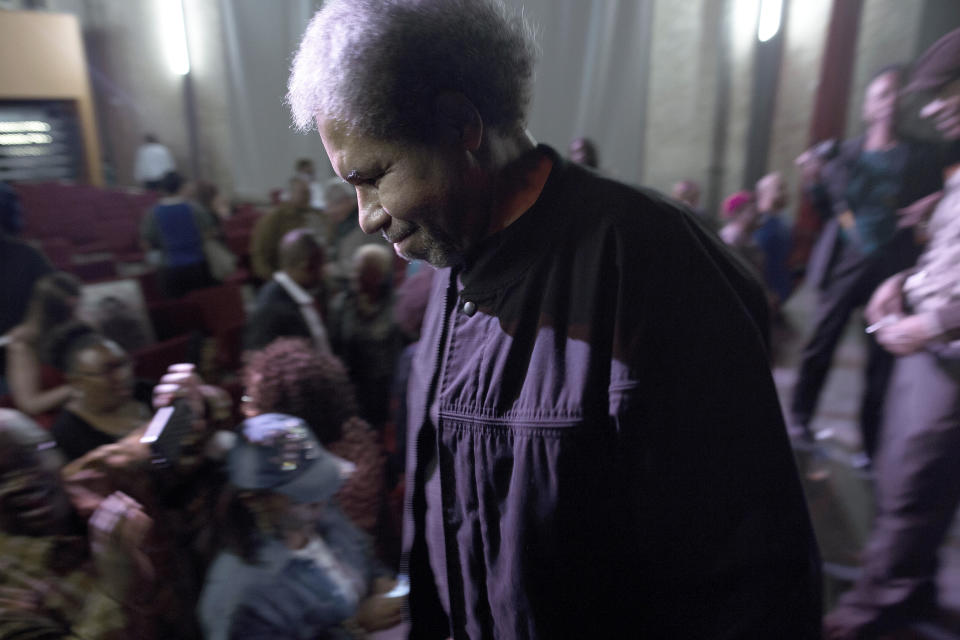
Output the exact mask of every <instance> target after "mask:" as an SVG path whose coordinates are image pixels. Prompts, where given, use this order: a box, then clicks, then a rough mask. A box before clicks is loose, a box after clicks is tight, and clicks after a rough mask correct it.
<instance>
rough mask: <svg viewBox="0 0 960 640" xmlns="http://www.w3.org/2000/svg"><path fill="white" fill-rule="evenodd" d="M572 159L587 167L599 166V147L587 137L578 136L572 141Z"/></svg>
mask: <svg viewBox="0 0 960 640" xmlns="http://www.w3.org/2000/svg"><path fill="white" fill-rule="evenodd" d="M568 151H569V154H570V159H571V160H573V161H574V162H576V163H578V164H582V165H584V166H587V167H592V168H594V169H596V168H597V149H596V147H594V146H593V143H592V142H590V141H589V140H587V139H586V138H577V139H576V140H574V141H573V142H571V143H570V149H569V150H568Z"/></svg>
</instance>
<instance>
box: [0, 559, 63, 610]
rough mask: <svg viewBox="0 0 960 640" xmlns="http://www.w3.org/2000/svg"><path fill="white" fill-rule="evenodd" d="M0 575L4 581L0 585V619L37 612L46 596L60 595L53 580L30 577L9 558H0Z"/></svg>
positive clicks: (41, 608)
mask: <svg viewBox="0 0 960 640" xmlns="http://www.w3.org/2000/svg"><path fill="white" fill-rule="evenodd" d="M0 575H2V576H3V577H4V578H5V582H6V584H5V585H4V586H2V587H0V619H3V618H5V617H13V616H15V615H17V614H21V615H22V614H30V613H39V612H40V611H42V610H43V605H44V600H46V598H47V597H48V596H51V595H54V594H56V595H57V596H60V594H59V592H58V589H57V586H56V583H55V582H45V581H43V580H37V579H36V578H33V577H31V576H30V575H28V574H26V573H24V572H23V571H20V570H19V569H17V568H15V567H14V566H13V560H12V559H11V558H3V559H0Z"/></svg>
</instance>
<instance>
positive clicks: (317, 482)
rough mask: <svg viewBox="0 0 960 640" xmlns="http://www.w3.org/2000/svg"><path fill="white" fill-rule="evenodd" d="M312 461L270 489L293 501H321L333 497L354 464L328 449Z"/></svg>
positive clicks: (350, 472) (353, 467)
mask: <svg viewBox="0 0 960 640" xmlns="http://www.w3.org/2000/svg"><path fill="white" fill-rule="evenodd" d="M323 453H324V454H325V455H321V457H320V458H319V459H317V460H315V461H314V463H313V464H312V465H311V466H310V468H309V469H307V470H306V471H304V472H303V473H302V474H300V475H299V476H297V477H296V478H295V479H294V480H292V481H291V482H288V483H286V484H282V485H279V486H277V487H274V488H273V489H272V490H273V491H276V492H277V493H282V494H283V495H285V496H287V497H289V498H291V499H292V500H293V501H294V502H300V503H306V502H323V501H325V500H329V499H330V498H331V497H333V494H335V493H336V492H337V491H338V490H339V489H340V487H341V486H342V485H343V483H344V482H345V481H346V480H347V478H348V477H350V475H351V474H352V473H353V472H354V470H355V469H356V466H355V465H354V464H353V463H352V462H348V461H347V460H344V459H343V458H340V457H338V456H335V455H333V454H332V453H330V452H329V451H324V452H323Z"/></svg>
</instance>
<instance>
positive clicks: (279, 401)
mask: <svg viewBox="0 0 960 640" xmlns="http://www.w3.org/2000/svg"><path fill="white" fill-rule="evenodd" d="M243 382H244V387H245V388H246V394H247V395H248V396H249V397H250V398H251V400H252V401H253V403H254V405H255V406H256V407H257V408H258V410H259V411H261V412H263V413H286V414H289V415H292V416H296V417H298V418H301V419H302V420H304V421H306V423H307V424H309V425H310V427H311V429H313V432H314V434H315V435H316V437H317V440H319V441H320V443H321V444H323V445H327V444H330V443H331V442H336V441H337V440H339V439H340V435H341V425H343V423H344V422H346V421H347V420H348V419H349V418H351V417H353V416H355V415H356V414H357V401H356V398H355V396H354V391H353V385H352V384H351V383H350V377H349V375H348V374H347V370H346V368H345V367H344V366H343V363H342V362H341V361H340V359H339V358H337V357H335V356H333V355H332V354H328V353H319V352H317V351H316V350H315V349H314V347H313V344H312V343H311V342H309V341H308V340H305V339H303V338H278V339H277V340H274V341H273V342H271V343H270V344H269V345H268V346H267V347H265V348H264V349H262V350H261V351H257V352H255V353H254V354H253V355H252V356H251V357H250V359H249V361H248V362H247V365H246V367H245V368H244V372H243Z"/></svg>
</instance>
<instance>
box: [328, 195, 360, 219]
mask: <svg viewBox="0 0 960 640" xmlns="http://www.w3.org/2000/svg"><path fill="white" fill-rule="evenodd" d="M355 215H357V199H356V198H355V197H353V196H344V197H342V198H337V199H336V200H333V201H330V202H327V216H329V217H330V219H331V220H333V221H334V222H336V223H338V224H339V223H341V222H343V221H344V220H346V219H347V218H348V217H350V216H355Z"/></svg>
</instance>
